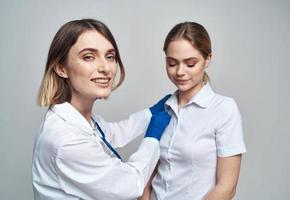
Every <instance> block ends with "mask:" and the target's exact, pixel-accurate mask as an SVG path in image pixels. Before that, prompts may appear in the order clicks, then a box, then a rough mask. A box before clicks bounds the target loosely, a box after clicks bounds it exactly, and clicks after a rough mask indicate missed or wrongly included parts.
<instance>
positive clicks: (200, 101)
mask: <svg viewBox="0 0 290 200" xmlns="http://www.w3.org/2000/svg"><path fill="white" fill-rule="evenodd" d="M214 95H215V93H214V91H213V90H212V88H211V86H210V84H209V83H206V84H205V85H204V86H203V87H202V88H201V89H200V91H199V92H198V93H197V94H196V95H194V96H193V97H192V98H191V100H190V101H189V102H188V103H187V104H186V105H189V104H192V103H194V104H196V105H198V106H200V107H201V108H207V107H208V106H209V105H210V102H211V100H212V98H213V97H214ZM166 105H168V106H170V107H171V108H172V109H173V110H178V109H177V107H178V90H177V91H175V92H174V94H173V95H172V96H171V97H170V98H169V99H168V100H167V101H166Z"/></svg>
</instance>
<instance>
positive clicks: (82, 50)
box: [57, 30, 117, 102]
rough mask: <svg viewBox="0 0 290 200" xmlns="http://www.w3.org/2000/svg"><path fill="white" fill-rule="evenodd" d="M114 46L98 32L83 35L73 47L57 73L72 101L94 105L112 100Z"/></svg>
mask: <svg viewBox="0 0 290 200" xmlns="http://www.w3.org/2000/svg"><path fill="white" fill-rule="evenodd" d="M115 54H116V53H115V50H114V48H113V46H112V44H111V43H110V42H109V41H108V40H107V39H106V38H105V37H104V36H103V35H101V34H100V33H99V32H97V31H95V30H89V31H85V32H84V33H82V34H81V35H80V36H79V38H78V40H77V42H76V43H75V44H74V45H73V46H72V47H71V49H70V51H69V54H68V59H67V63H66V64H65V66H63V67H61V68H58V69H57V73H58V74H59V75H60V76H62V77H63V78H66V79H67V82H68V84H69V86H70V88H71V92H72V97H71V100H72V101H77V102H82V101H83V102H86V101H95V99H98V98H106V97H108V96H109V94H110V92H111V90H112V86H113V81H114V78H115V75H116V69H117V63H116V59H115Z"/></svg>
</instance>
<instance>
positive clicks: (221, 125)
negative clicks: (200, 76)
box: [151, 84, 246, 200]
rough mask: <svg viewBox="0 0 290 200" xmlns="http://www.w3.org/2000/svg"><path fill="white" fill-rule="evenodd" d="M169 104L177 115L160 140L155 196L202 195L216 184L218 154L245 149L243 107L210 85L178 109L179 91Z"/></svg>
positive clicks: (183, 199)
mask: <svg viewBox="0 0 290 200" xmlns="http://www.w3.org/2000/svg"><path fill="white" fill-rule="evenodd" d="M166 105H167V107H166V109H167V110H168V111H169V112H170V113H171V114H172V118H171V121H170V124H169V125H168V127H167V129H166V130H165V133H164V134H163V136H162V138H161V141H160V148H161V158H160V163H159V166H158V170H157V174H156V176H155V177H154V179H153V181H152V187H153V189H152V193H151V200H157V199H158V200H201V199H203V198H204V197H205V195H206V194H207V193H208V192H209V191H210V190H211V189H212V188H213V187H214V186H215V184H216V168H217V157H228V156H232V155H237V154H241V153H244V152H246V147H245V144H244V141H243V132H242V123H241V116H240V112H239V110H238V107H237V105H236V103H235V101H234V100H233V99H232V98H229V97H225V96H222V95H219V94H216V93H214V92H213V90H212V89H211V87H210V85H209V84H206V85H205V86H204V87H203V88H202V89H201V90H200V91H199V92H198V93H197V94H196V95H195V96H194V97H193V98H192V99H191V100H190V101H189V102H188V103H187V104H186V106H184V107H183V108H181V109H180V111H179V112H178V101H177V92H175V94H173V95H172V96H171V97H170V98H169V99H168V100H167V102H166Z"/></svg>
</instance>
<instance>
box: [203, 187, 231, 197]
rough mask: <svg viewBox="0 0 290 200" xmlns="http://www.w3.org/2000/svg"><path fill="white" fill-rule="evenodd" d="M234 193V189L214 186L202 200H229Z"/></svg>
mask: <svg viewBox="0 0 290 200" xmlns="http://www.w3.org/2000/svg"><path fill="white" fill-rule="evenodd" d="M235 192H236V188H235V187H231V186H223V185H216V186H215V187H214V188H213V189H212V190H211V191H210V192H209V193H208V195H207V196H206V198H205V199H204V200H231V199H232V198H233V197H234V195H235Z"/></svg>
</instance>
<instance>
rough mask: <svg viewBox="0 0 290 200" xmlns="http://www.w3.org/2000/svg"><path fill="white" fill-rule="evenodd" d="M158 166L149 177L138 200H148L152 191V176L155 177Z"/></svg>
mask: <svg viewBox="0 0 290 200" xmlns="http://www.w3.org/2000/svg"><path fill="white" fill-rule="evenodd" d="M157 168H158V165H157V166H156V167H155V169H154V172H153V174H152V175H151V177H150V179H149V181H148V183H147V185H146V187H145V188H144V191H143V194H142V196H141V197H140V198H138V200H150V195H151V191H152V180H153V178H154V176H155V175H156V172H157Z"/></svg>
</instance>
